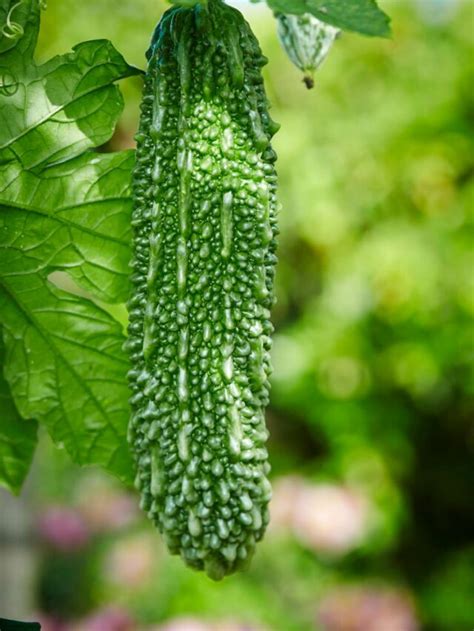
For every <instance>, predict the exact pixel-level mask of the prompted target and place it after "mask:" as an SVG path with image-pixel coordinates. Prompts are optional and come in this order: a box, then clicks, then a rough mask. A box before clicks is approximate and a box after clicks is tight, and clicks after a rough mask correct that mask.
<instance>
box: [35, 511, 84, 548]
mask: <svg viewBox="0 0 474 631" xmlns="http://www.w3.org/2000/svg"><path fill="white" fill-rule="evenodd" d="M38 531H39V534H40V536H41V537H42V538H43V539H44V541H45V542H46V543H48V544H49V545H50V546H52V547H53V548H56V549H58V550H62V551H72V550H77V549H80V548H82V547H83V546H84V545H85V544H86V543H87V542H88V540H89V531H88V528H87V526H86V524H85V523H84V521H83V519H82V517H81V516H80V515H79V513H78V512H77V511H75V510H74V509H72V508H67V507H65V506H52V507H50V508H48V509H47V510H46V511H45V512H44V513H43V514H42V515H41V516H40V518H39V520H38Z"/></svg>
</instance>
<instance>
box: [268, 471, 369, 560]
mask: <svg viewBox="0 0 474 631" xmlns="http://www.w3.org/2000/svg"><path fill="white" fill-rule="evenodd" d="M368 508H369V507H368V503H367V500H366V499H365V498H364V497H363V496H362V495H361V493H360V492H358V491H357V490H356V489H353V488H350V487H348V486H345V485H341V484H329V483H317V484H315V483H310V482H307V481H305V480H304V479H303V478H299V477H296V476H293V477H286V478H282V479H281V480H279V481H277V482H276V483H275V484H274V494H273V499H272V502H271V505H270V513H271V521H270V524H271V527H272V528H277V529H278V528H284V529H288V530H290V531H291V532H292V533H293V534H294V535H295V537H297V538H298V539H299V540H300V541H301V542H302V543H303V544H305V545H307V546H308V547H309V548H312V549H314V550H317V551H320V552H326V553H330V554H335V555H340V554H344V553H346V552H348V551H349V550H351V549H352V548H354V547H355V546H357V545H358V544H359V543H360V542H361V541H362V540H363V539H364V537H365V536H366V534H367V531H368V512H369V511H368Z"/></svg>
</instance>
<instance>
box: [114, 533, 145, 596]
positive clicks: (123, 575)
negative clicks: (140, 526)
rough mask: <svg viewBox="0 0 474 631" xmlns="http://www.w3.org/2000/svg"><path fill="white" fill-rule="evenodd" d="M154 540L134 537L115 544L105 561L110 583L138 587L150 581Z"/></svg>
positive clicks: (141, 536) (141, 535)
mask: <svg viewBox="0 0 474 631" xmlns="http://www.w3.org/2000/svg"><path fill="white" fill-rule="evenodd" d="M155 551H156V538H154V537H150V536H149V535H148V534H147V535H143V534H140V535H138V536H137V535H134V536H133V537H127V538H126V539H123V540H121V541H118V542H116V543H115V544H114V545H113V547H112V549H111V550H110V552H109V554H108V556H107V557H106V560H105V574H106V576H107V578H108V579H109V581H110V582H112V583H115V584H118V585H121V586H123V587H135V588H136V587H139V586H140V585H143V584H144V583H146V582H148V581H149V580H150V579H151V576H152V572H153V565H154V560H155V558H156V554H155Z"/></svg>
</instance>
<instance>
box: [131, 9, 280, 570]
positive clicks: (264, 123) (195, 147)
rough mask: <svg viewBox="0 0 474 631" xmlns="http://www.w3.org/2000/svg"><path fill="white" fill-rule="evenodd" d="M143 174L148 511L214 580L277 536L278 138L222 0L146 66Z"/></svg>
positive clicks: (159, 39) (141, 444) (140, 446)
mask: <svg viewBox="0 0 474 631" xmlns="http://www.w3.org/2000/svg"><path fill="white" fill-rule="evenodd" d="M147 56H148V62H149V63H148V71H147V74H146V78H145V87H144V95H143V101H142V109H141V122H140V128H139V132H138V134H137V154H136V168H135V172H134V200H135V206H134V211H133V218H132V223H133V230H134V258H133V261H132V267H133V272H132V285H133V290H132V296H131V298H130V301H129V317H130V323H129V340H128V348H129V353H130V359H131V364H132V368H131V370H130V373H129V381H130V385H131V388H132V397H131V407H132V417H131V421H130V429H129V440H130V443H131V445H132V447H133V450H134V453H135V457H136V466H137V478H136V484H137V486H138V488H139V490H140V492H141V502H142V507H143V509H144V510H146V511H147V512H148V515H149V516H150V517H151V518H152V519H153V521H154V522H155V524H156V525H157V527H158V528H159V529H160V531H161V532H162V533H163V535H164V538H165V540H166V542H167V545H168V547H169V549H170V550H171V552H172V553H177V554H181V556H182V557H183V559H184V561H185V562H186V563H187V564H188V565H190V566H192V567H193V568H197V569H204V570H205V571H206V572H207V573H208V575H209V576H211V577H212V578H214V579H219V578H222V577H223V576H224V575H226V574H229V573H231V572H233V571H234V570H235V569H237V568H239V567H241V566H242V565H245V564H246V562H247V561H248V559H249V558H250V556H251V554H252V552H253V550H254V547H255V542H256V541H258V540H259V539H261V538H262V536H263V533H264V530H265V527H266V525H267V523H268V518H269V517H268V502H269V499H270V495H271V488H270V484H269V482H268V479H267V475H268V472H269V464H268V454H267V450H266V447H265V442H266V439H267V436H268V432H267V430H266V428H265V420H264V408H265V406H266V405H267V403H268V400H269V382H268V378H269V374H270V371H271V366H270V356H269V351H270V345H271V334H272V324H271V322H270V308H271V306H272V304H273V278H274V267H275V263H276V255H275V250H276V233H277V227H276V197H275V195H276V174H275V166H274V165H275V160H276V154H275V152H274V150H273V149H272V147H271V145H270V140H271V137H272V135H273V134H274V133H275V131H276V130H277V128H278V125H276V124H275V123H274V122H273V121H272V119H271V118H270V116H269V114H268V102H267V98H266V95H265V91H264V86H263V81H262V76H261V68H262V66H263V65H264V64H265V63H266V59H265V58H264V57H263V55H262V53H261V51H260V48H259V45H258V42H257V40H256V39H255V37H254V35H253V34H252V32H251V30H250V27H249V25H248V24H247V23H246V21H245V20H244V18H243V17H242V15H241V14H240V13H239V12H238V11H237V10H236V9H234V8H232V7H229V6H227V5H225V4H223V3H222V2H221V1H220V0H209V2H208V3H207V5H201V4H199V5H196V6H194V7H188V8H183V7H173V8H171V9H170V10H168V11H167V12H166V13H165V14H164V15H163V17H162V19H161V21H160V23H159V25H158V26H157V28H156V30H155V34H154V36H153V39H152V43H151V47H150V49H149V51H148V54H147Z"/></svg>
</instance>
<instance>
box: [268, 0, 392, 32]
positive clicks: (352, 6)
mask: <svg viewBox="0 0 474 631" xmlns="http://www.w3.org/2000/svg"><path fill="white" fill-rule="evenodd" d="M267 2H268V6H269V7H270V8H271V9H273V11H275V12H276V13H288V14H294V15H302V14H303V13H311V14H312V15H314V16H315V17H317V18H318V19H320V20H322V21H323V22H327V23H328V24H331V25H332V26H337V27H338V28H340V29H343V30H347V31H355V32H356V33H361V34H363V35H373V36H376V35H378V36H380V37H387V36H389V35H390V18H389V17H388V16H387V15H386V14H385V13H384V12H383V11H382V10H381V9H379V7H378V6H377V3H376V2H375V0H267Z"/></svg>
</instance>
